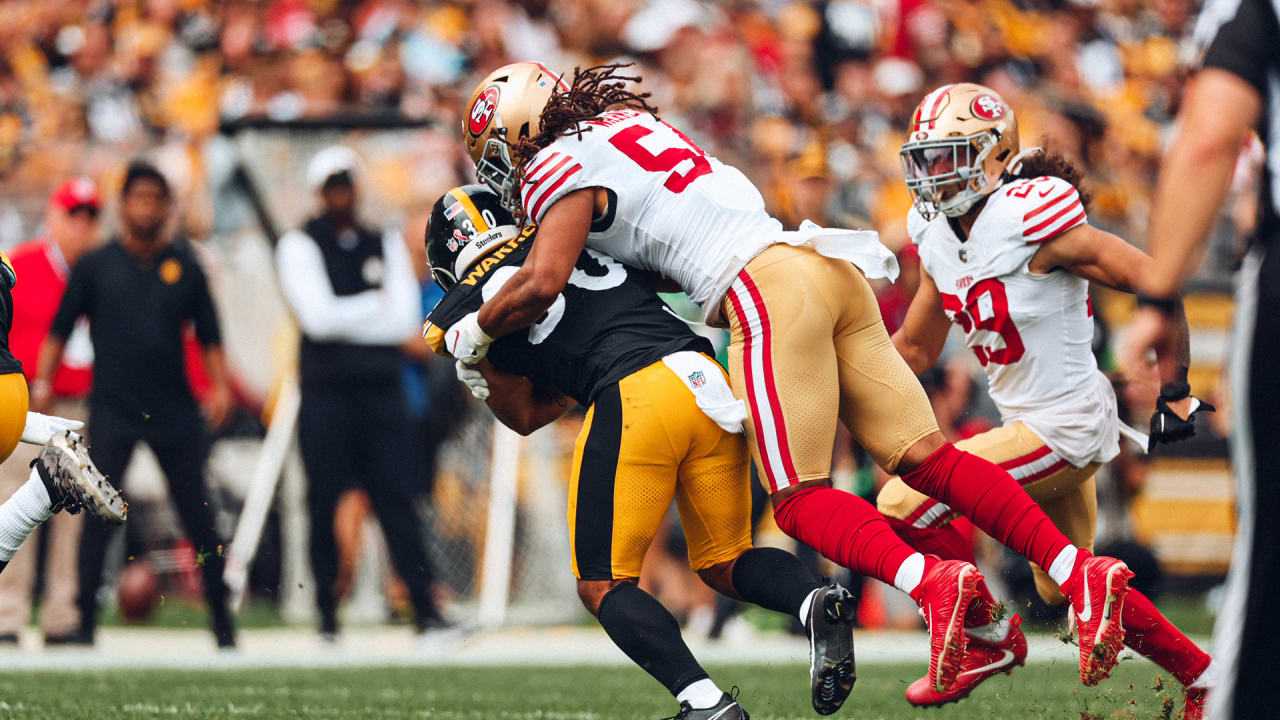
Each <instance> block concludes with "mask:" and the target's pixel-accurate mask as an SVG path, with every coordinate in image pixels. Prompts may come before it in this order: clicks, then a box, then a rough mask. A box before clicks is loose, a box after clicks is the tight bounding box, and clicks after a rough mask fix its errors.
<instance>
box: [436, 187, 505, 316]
mask: <svg viewBox="0 0 1280 720" xmlns="http://www.w3.org/2000/svg"><path fill="white" fill-rule="evenodd" d="M519 234H520V228H519V227H517V226H516V221H515V218H513V217H512V216H511V213H510V211H508V210H507V209H506V208H504V207H502V203H500V202H499V201H498V194H497V193H495V192H494V191H493V190H491V189H489V188H487V187H485V186H484V185H463V186H462V187H456V188H454V189H452V190H450V191H449V192H447V193H445V194H444V195H441V196H440V199H439V200H437V201H436V204H435V206H434V207H433V208H431V218H430V219H429V220H427V236H426V243H427V261H428V262H429V263H430V264H431V279H432V280H435V281H436V284H437V285H439V286H440V289H441V290H446V291H447V290H448V289H449V288H451V287H453V286H454V285H456V284H458V278H460V277H462V276H463V275H464V274H465V273H466V272H467V268H470V267H471V266H472V265H474V264H475V262H476V261H477V260H479V259H480V258H482V257H484V256H485V255H488V254H489V253H490V252H492V251H494V250H496V249H498V248H500V247H502V245H503V243H505V242H506V241H508V240H510V239H511V238H513V237H515V236H517V235H519Z"/></svg>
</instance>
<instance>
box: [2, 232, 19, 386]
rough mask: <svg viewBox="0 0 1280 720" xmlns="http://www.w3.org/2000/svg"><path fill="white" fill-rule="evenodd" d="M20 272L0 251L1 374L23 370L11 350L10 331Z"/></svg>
mask: <svg viewBox="0 0 1280 720" xmlns="http://www.w3.org/2000/svg"><path fill="white" fill-rule="evenodd" d="M17 282H18V274H17V273H15V272H14V271H13V265H11V264H10V263H9V258H8V257H7V256H6V255H5V254H4V253H0V375H9V374H12V373H20V372H22V363H20V362H18V358H16V357H14V356H13V353H12V352H10V351H9V331H10V330H12V329H13V286H14V285H15V284H16V283H17Z"/></svg>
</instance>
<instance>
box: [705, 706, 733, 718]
mask: <svg viewBox="0 0 1280 720" xmlns="http://www.w3.org/2000/svg"><path fill="white" fill-rule="evenodd" d="M733 708H734V705H730V706H729V707H727V708H725V709H723V710H721V711H720V712H718V713H716V714H715V715H712V716H711V717H709V718H707V720H716V718H718V717H720V716H722V715H724V714H725V713H727V712H729V711H730V710H732V709H733Z"/></svg>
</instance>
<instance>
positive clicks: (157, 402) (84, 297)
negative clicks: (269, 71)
mask: <svg viewBox="0 0 1280 720" xmlns="http://www.w3.org/2000/svg"><path fill="white" fill-rule="evenodd" d="M172 205H173V204H172V193H171V192H170V189H169V183H168V181H167V180H166V179H165V177H164V175H162V174H160V172H159V171H158V170H156V168H155V167H153V166H152V165H150V164H148V163H145V162H141V161H136V162H134V163H132V164H130V165H129V168H128V170H127V171H126V173H125V179H124V186H123V188H122V190H121V197H120V220H121V230H122V232H121V235H120V237H118V238H116V239H115V240H114V241H112V242H108V243H107V244H106V245H104V246H103V247H101V248H99V249H98V250H95V251H93V252H91V253H89V254H87V255H85V256H84V257H83V258H81V259H80V262H78V263H76V266H75V268H73V269H72V271H71V277H70V279H69V280H68V282H67V291H66V293H65V294H64V295H63V297H62V303H61V304H60V305H59V307H58V313H57V315H56V316H55V317H54V320H53V327H52V328H51V329H50V331H49V336H48V337H47V338H46V339H45V342H44V344H43V346H42V347H41V349H40V356H39V360H38V363H37V365H38V367H37V370H36V377H37V382H39V381H48V380H49V379H51V378H52V376H53V372H54V369H55V368H57V366H58V363H59V362H60V360H61V358H62V352H63V349H64V348H65V347H66V342H67V338H68V337H70V336H71V332H72V330H74V329H75V324H76V321H77V320H79V319H80V318H81V317H86V318H88V319H89V328H90V330H89V334H90V338H91V340H92V342H93V353H94V365H93V390H92V392H91V394H90V396H89V437H90V439H91V440H92V442H93V450H94V452H93V455H94V459H96V460H97V463H98V467H99V468H100V469H101V470H102V472H103V473H104V474H106V475H107V477H109V478H111V479H112V480H113V481H115V482H116V483H117V484H119V483H121V481H122V480H123V475H124V471H125V467H126V466H127V465H128V464H129V459H130V458H131V457H132V456H133V449H134V446H135V445H137V444H138V442H139V441H143V442H146V443H147V445H148V446H150V447H151V450H152V451H153V452H154V453H155V456H156V459H157V460H158V461H159V463H160V468H161V469H162V470H163V471H164V475H165V478H166V479H167V480H168V483H169V493H170V495H172V497H173V501H174V505H175V506H176V508H177V511H178V516H179V518H180V519H181V520H182V525H183V527H184V529H185V530H186V532H187V535H188V536H189V537H190V538H191V541H192V543H193V544H194V545H195V551H196V554H197V555H196V557H197V563H198V564H199V565H200V569H201V571H202V573H203V575H204V594H205V599H206V600H207V601H208V603H209V609H210V611H211V613H212V625H213V632H214V635H215V637H216V638H217V642H218V646H219V647H234V646H235V628H234V626H233V624H232V620H231V614H230V612H229V610H228V608H227V587H226V584H225V583H224V582H223V580H222V570H223V558H222V540H221V539H220V538H219V537H218V533H217V530H216V529H215V528H214V521H213V514H212V513H211V512H210V510H209V502H208V499H209V495H208V492H206V489H205V480H204V471H205V461H206V460H207V459H208V454H209V435H208V430H207V427H206V424H207V425H208V426H211V427H214V428H217V427H219V426H221V424H222V423H223V422H224V421H225V420H226V417H227V413H228V412H229V410H230V408H231V391H230V386H229V384H228V380H227V361H226V355H225V354H224V353H223V350H222V332H221V329H220V328H219V325H218V315H217V312H216V311H215V309H214V305H213V297H212V296H211V295H210V293H209V283H208V280H207V279H206V278H205V274H204V271H203V270H201V268H200V263H199V261H198V260H197V258H196V255H195V253H194V252H193V251H192V249H191V248H190V246H189V245H188V244H187V243H186V242H184V241H182V240H174V239H172V238H171V237H170V236H169V234H168V232H167V231H166V226H167V225H168V221H169V217H170V213H171V212H172ZM188 323H191V324H192V325H194V327H195V334H196V339H197V340H198V341H199V343H200V347H201V349H202V359H203V361H204V366H205V371H206V374H207V375H208V376H209V381H210V390H209V393H208V394H207V396H206V398H205V403H204V408H203V416H202V412H201V410H202V408H201V407H200V406H199V405H197V403H196V401H195V398H194V397H193V396H192V394H191V388H190V385H189V384H188V380H187V374H186V362H185V353H184V331H185V328H186V327H187V325H188ZM108 532H109V531H108V529H107V528H106V527H103V526H100V525H97V524H89V525H86V526H85V529H84V534H83V535H82V537H81V541H80V594H79V605H80V630H79V632H78V633H76V635H75V638H74V642H76V643H82V644H92V643H93V636H94V630H95V628H96V625H97V614H98V589H99V587H100V586H101V585H102V569H103V564H104V560H105V553H106V548H107V544H108V541H109V539H110V538H109V536H108Z"/></svg>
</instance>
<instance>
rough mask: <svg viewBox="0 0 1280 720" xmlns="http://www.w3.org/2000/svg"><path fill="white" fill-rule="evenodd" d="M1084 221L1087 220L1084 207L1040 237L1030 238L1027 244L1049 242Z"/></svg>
mask: <svg viewBox="0 0 1280 720" xmlns="http://www.w3.org/2000/svg"><path fill="white" fill-rule="evenodd" d="M1084 221H1085V212H1084V210H1083V209H1081V210H1080V213H1079V214H1077V215H1075V216H1073V217H1071V218H1070V219H1069V220H1067V221H1066V222H1064V223H1062V224H1060V225H1058V227H1056V228H1054V229H1053V230H1050V231H1049V232H1047V233H1045V234H1044V235H1042V236H1041V237H1038V238H1036V239H1035V240H1028V241H1027V244H1028V245H1038V244H1040V243H1042V242H1048V241H1050V240H1052V239H1054V238H1056V237H1058V236H1059V235H1061V234H1062V233H1064V232H1066V231H1068V230H1070V229H1071V228H1073V227H1075V226H1076V225H1079V224H1080V223H1082V222H1084Z"/></svg>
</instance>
